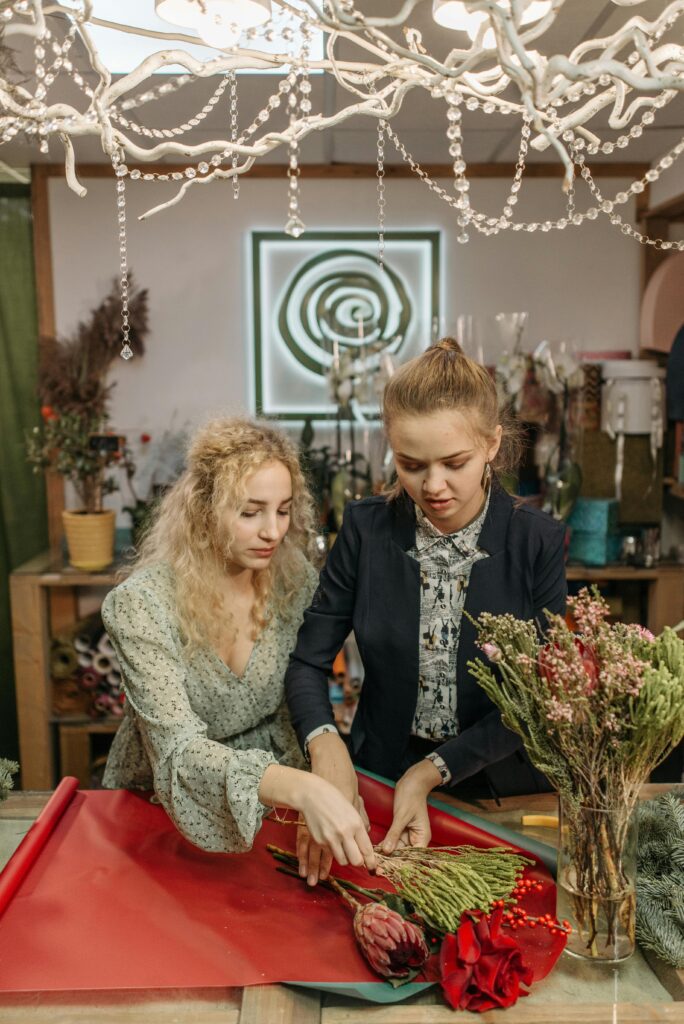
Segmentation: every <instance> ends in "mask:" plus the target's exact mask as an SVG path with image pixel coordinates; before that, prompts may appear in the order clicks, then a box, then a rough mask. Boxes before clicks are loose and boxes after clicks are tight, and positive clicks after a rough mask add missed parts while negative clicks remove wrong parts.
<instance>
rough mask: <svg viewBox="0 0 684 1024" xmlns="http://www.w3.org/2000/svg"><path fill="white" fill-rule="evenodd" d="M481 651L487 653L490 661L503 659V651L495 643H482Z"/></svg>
mask: <svg viewBox="0 0 684 1024" xmlns="http://www.w3.org/2000/svg"><path fill="white" fill-rule="evenodd" d="M482 651H483V652H484V654H486V655H487V657H488V658H489V660H490V661H493V662H497V661H501V660H502V659H503V651H502V650H501V648H500V647H498V646H497V645H496V644H492V643H485V644H482Z"/></svg>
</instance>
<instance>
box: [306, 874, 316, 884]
mask: <svg viewBox="0 0 684 1024" xmlns="http://www.w3.org/2000/svg"><path fill="white" fill-rule="evenodd" d="M306 881H307V884H308V885H315V884H316V876H315V875H309V877H308V878H307V880H306Z"/></svg>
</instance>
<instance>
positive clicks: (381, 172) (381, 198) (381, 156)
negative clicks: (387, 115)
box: [375, 118, 387, 270]
mask: <svg viewBox="0 0 684 1024" xmlns="http://www.w3.org/2000/svg"><path fill="white" fill-rule="evenodd" d="M385 127H386V122H385V121H384V120H383V119H382V118H381V119H380V120H379V121H378V169H377V171H376V172H375V174H376V177H377V179H378V185H377V193H378V266H379V267H380V270H384V269H385V207H386V205H387V203H386V201H385Z"/></svg>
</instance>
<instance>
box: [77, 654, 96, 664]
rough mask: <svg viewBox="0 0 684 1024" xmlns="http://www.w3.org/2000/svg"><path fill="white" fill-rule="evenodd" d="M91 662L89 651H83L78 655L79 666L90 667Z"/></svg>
mask: <svg viewBox="0 0 684 1024" xmlns="http://www.w3.org/2000/svg"><path fill="white" fill-rule="evenodd" d="M92 663H93V655H92V653H91V652H90V651H84V652H83V654H79V656H78V664H79V665H80V667H81V668H90V666H91V665H92Z"/></svg>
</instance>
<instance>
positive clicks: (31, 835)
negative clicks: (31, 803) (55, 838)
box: [0, 776, 78, 914]
mask: <svg viewBox="0 0 684 1024" xmlns="http://www.w3.org/2000/svg"><path fill="white" fill-rule="evenodd" d="M77 789H78V779H74V778H72V777H71V776H67V777H66V778H64V779H62V781H61V782H60V784H59V785H58V786H57V789H56V790H55V791H54V793H53V794H52V796H51V797H50V799H49V800H48V802H47V803H46V805H45V807H44V808H43V810H42V811H41V812H40V814H39V815H38V817H37V818H36V820H35V821H34V823H33V825H32V826H31V828H30V829H29V831H28V832H27V833H26V835H25V836H24V838H23V839H22V841H21V843H20V845H19V846H18V847H17V849H16V850H15V851H14V853H13V854H12V856H11V858H10V860H9V862H8V863H7V864H6V866H5V867H4V869H3V871H2V874H0V914H2V912H3V910H5V909H6V907H7V906H8V904H9V902H10V900H11V899H12V897H13V896H14V894H15V892H16V891H17V889H18V888H19V886H20V885H21V883H22V882H23V880H24V879H25V878H26V875H27V874H28V873H29V871H30V870H31V868H32V867H33V865H34V864H35V862H36V860H37V859H38V857H39V856H40V853H41V850H42V849H43V847H44V846H45V844H46V843H47V841H48V839H49V838H50V836H51V835H52V833H53V831H54V829H55V826H56V825H57V823H58V822H59V820H60V818H61V817H62V815H63V814H64V812H65V811H66V809H67V807H68V806H69V804H70V803H71V801H72V799H73V797H74V793H75V792H76V790H77Z"/></svg>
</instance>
